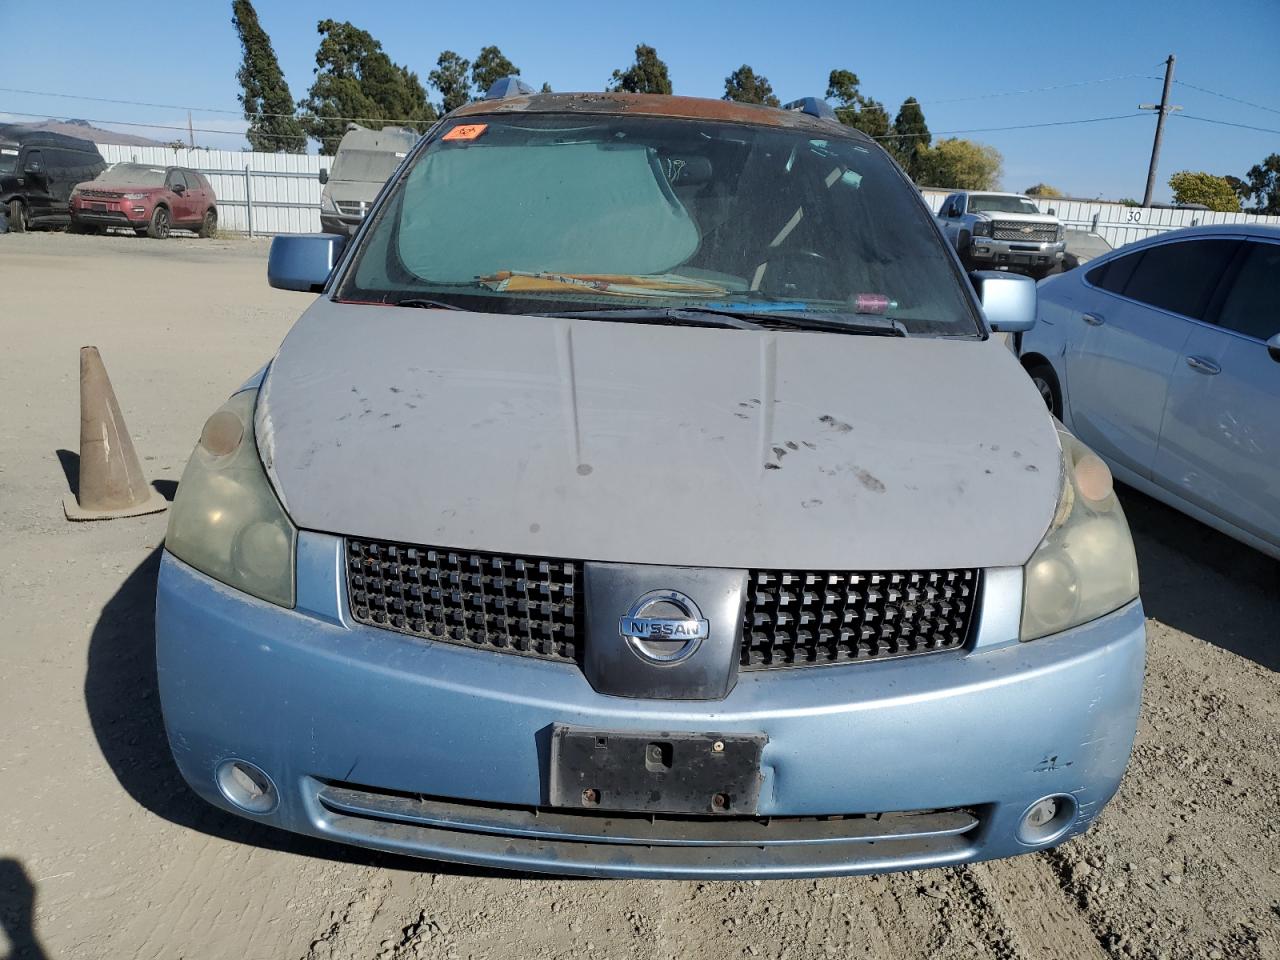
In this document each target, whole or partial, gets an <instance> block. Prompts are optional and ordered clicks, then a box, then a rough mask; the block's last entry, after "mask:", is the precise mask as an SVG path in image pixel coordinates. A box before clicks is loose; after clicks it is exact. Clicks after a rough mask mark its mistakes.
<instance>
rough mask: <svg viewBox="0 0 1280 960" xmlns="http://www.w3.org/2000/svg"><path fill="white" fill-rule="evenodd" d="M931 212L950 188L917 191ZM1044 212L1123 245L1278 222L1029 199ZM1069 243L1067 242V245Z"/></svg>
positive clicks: (1203, 212)
mask: <svg viewBox="0 0 1280 960" xmlns="http://www.w3.org/2000/svg"><path fill="white" fill-rule="evenodd" d="M920 192H921V194H923V195H924V199H925V202H926V203H928V204H929V206H930V207H931V208H932V209H933V212H934V213H937V212H938V210H939V209H940V208H941V207H942V201H943V200H945V199H946V197H947V195H948V194H950V193H953V192H954V191H952V190H935V189H932V188H929V187H926V188H924V189H923V190H921V191H920ZM1030 199H1031V200H1032V201H1033V202H1034V203H1035V205H1036V206H1037V207H1038V208H1039V209H1040V210H1041V211H1042V212H1044V213H1050V212H1052V213H1054V214H1055V215H1056V216H1057V217H1058V219H1060V220H1061V221H1062V222H1063V223H1065V224H1066V225H1067V226H1068V227H1075V228H1076V229H1079V230H1088V231H1090V232H1091V233H1096V234H1098V235H1099V236H1100V237H1102V239H1104V240H1106V241H1107V243H1109V244H1111V246H1113V247H1119V246H1123V245H1124V244H1126V243H1132V242H1133V241H1135V240H1141V239H1142V238H1143V237H1149V236H1151V235H1152V234H1155V233H1166V232H1168V231H1170V230H1178V229H1180V228H1182V227H1196V226H1201V225H1202V224H1208V223H1263V224H1270V225H1273V226H1277V225H1280V217H1266V216H1261V215H1259V214H1256V213H1214V212H1213V211H1212V210H1166V209H1163V208H1161V207H1126V206H1125V205H1124V204H1123V203H1103V202H1101V201H1096V200H1067V199H1053V200H1050V199H1047V198H1046V199H1042V198H1039V197H1031V198H1030ZM1068 246H1070V244H1068Z"/></svg>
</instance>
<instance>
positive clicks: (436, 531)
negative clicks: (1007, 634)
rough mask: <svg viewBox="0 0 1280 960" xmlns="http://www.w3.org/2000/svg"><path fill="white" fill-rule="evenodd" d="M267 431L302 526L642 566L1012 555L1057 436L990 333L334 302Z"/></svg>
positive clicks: (1041, 505) (934, 563)
mask: <svg viewBox="0 0 1280 960" xmlns="http://www.w3.org/2000/svg"><path fill="white" fill-rule="evenodd" d="M257 418H258V443H259V448H260V450H261V452H262V455H263V460H264V462H265V463H266V464H267V468H268V472H269V473H270V474H271V476H272V480H273V482H274V483H275V485H276V489H277V491H278V492H279V493H280V495H281V498H282V499H283V501H284V503H285V506H286V508H287V509H288V511H289V513H290V515H291V516H292V517H293V519H294V521H295V522H296V523H297V524H298V525H299V526H300V527H303V528H307V529H312V530H320V531H328V532H332V533H339V534H347V535H352V536H364V537H373V538H383V539H389V540H399V541H406V542H412V543H420V544H429V545H434V546H445V547H457V548H464V549H474V550H489V551H502V552H508V553H521V554H526V555H535V556H537V555H541V556H551V557H567V558H573V559H581V560H612V561H629V562H636V563H659V564H673V565H691V566H692V565H696V566H721V567H791V568H800V569H820V568H834V569H856V568H862V569H868V568H881V569H883V568H923V567H953V566H1009V565H1017V564H1022V563H1024V562H1025V561H1026V560H1027V558H1028V557H1029V556H1030V555H1031V552H1032V551H1033V550H1034V549H1035V547H1036V545H1037V544H1038V543H1039V541H1040V538H1041V537H1042V536H1043V534H1044V532H1045V530H1046V529H1047V528H1048V525H1049V521H1050V518H1051V517H1052V514H1053V511H1054V508H1055V505H1056V499H1057V494H1058V484H1059V462H1060V451H1059V447H1058V441H1057V436H1056V434H1055V432H1054V429H1053V426H1052V423H1051V421H1050V418H1049V417H1048V416H1047V415H1046V413H1045V410H1044V405H1043V403H1042V402H1041V400H1040V398H1039V396H1038V395H1037V393H1036V391H1035V389H1034V387H1033V386H1032V384H1031V381H1030V379H1029V378H1028V377H1027V376H1026V374H1025V373H1023V371H1022V370H1021V369H1020V368H1019V366H1018V363H1017V361H1016V360H1015V359H1014V358H1013V357H1012V356H1011V355H1010V353H1009V351H1008V349H1007V348H1006V347H1004V346H1003V345H1002V344H1000V343H998V342H997V341H995V340H989V341H986V342H975V341H946V340H930V339H906V340H904V339H896V338H883V337H860V336H849V335H842V334H823V333H790V332H775V333H771V332H758V333H757V332H755V331H744V330H723V329H708V328H691V327H662V326H651V325H641V324H628V323H612V322H602V321H593V320H565V319H547V318H537V317H519V316H497V315H489V314H473V313H464V312H454V311H435V310H417V309H405V308H393V307H373V306H355V305H343V304H335V303H332V302H330V301H328V300H326V299H324V298H321V299H319V300H317V301H316V303H315V305H314V306H312V307H311V309H309V310H308V311H307V313H306V314H305V315H304V316H303V317H302V319H301V320H299V321H298V323H297V325H296V326H295V327H294V328H293V330H292V331H291V332H290V333H289V335H288V337H287V338H286V339H285V342H284V344H283V345H282V346H281V348H280V353H279V355H278V356H277V358H276V360H275V362H274V363H273V364H272V367H271V369H270V372H269V373H268V375H267V379H266V381H265V382H264V385H263V388H262V393H261V394H260V398H259V405H258V414H257Z"/></svg>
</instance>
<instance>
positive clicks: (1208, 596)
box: [1120, 487, 1280, 670]
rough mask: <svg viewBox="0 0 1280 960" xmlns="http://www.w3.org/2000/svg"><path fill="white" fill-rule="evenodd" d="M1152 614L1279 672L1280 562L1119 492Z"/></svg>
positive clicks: (1150, 501)
mask: <svg viewBox="0 0 1280 960" xmlns="http://www.w3.org/2000/svg"><path fill="white" fill-rule="evenodd" d="M1120 499H1121V501H1122V502H1123V504H1124V510H1125V514H1126V516H1128V518H1129V526H1130V527H1131V528H1132V530H1133V540H1134V545H1135V546H1136V547H1137V550H1138V569H1139V573H1140V575H1141V578H1142V603H1143V606H1144V608H1145V609H1146V612H1147V616H1149V617H1153V618H1155V619H1156V620H1159V621H1160V622H1161V623H1164V624H1168V625H1169V626H1171V627H1174V628H1176V629H1178V630H1181V631H1183V632H1184V633H1188V634H1190V635H1191V636H1193V637H1197V638H1199V639H1201V640H1204V641H1205V642H1207V643H1212V644H1214V645H1215V646H1219V647H1221V648H1222V649H1224V650H1230V651H1231V652H1232V653H1235V654H1238V655H1240V656H1242V657H1248V658H1249V659H1250V660H1252V661H1254V662H1255V663H1258V664H1261V665H1262V666H1264V667H1267V668H1269V669H1271V670H1280V630H1277V629H1276V624H1277V623H1280V562H1277V561H1276V560H1272V559H1271V558H1270V557H1267V556H1265V555H1263V554H1261V553H1259V552H1258V551H1257V550H1254V549H1253V548H1251V547H1247V546H1245V545H1244V544H1242V543H1239V542H1238V541H1236V540H1232V539H1231V538H1230V537H1228V536H1226V535H1224V534H1221V533H1218V531H1216V530H1214V529H1212V528H1211V527H1207V526H1205V525H1204V524H1202V523H1200V522H1199V521H1197V520H1192V519H1191V518H1190V517H1188V516H1186V515H1185V514H1182V513H1179V512H1178V511H1176V510H1173V509H1172V508H1170V507H1166V506H1165V505H1164V504H1162V503H1160V502H1159V501H1157V500H1153V499H1151V498H1150V497H1148V496H1146V495H1145V494H1141V493H1138V492H1137V491H1136V490H1132V489H1130V488H1128V487H1121V488H1120Z"/></svg>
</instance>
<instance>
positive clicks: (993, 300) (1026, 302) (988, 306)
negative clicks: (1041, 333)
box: [969, 270, 1036, 333]
mask: <svg viewBox="0 0 1280 960" xmlns="http://www.w3.org/2000/svg"><path fill="white" fill-rule="evenodd" d="M969 279H970V280H971V281H973V288H974V289H975V290H977V291H978V299H979V300H981V301H982V312H983V313H984V314H986V317H987V324H988V325H989V326H990V327H991V330H992V332H993V333H1025V332H1026V331H1027V330H1030V329H1031V328H1032V327H1034V326H1035V325H1036V282H1035V281H1034V280H1032V279H1031V278H1030V277H1024V276H1022V275H1021V274H1017V273H1001V272H999V271H996V270H976V271H974V272H973V273H971V274H969Z"/></svg>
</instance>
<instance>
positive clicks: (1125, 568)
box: [1021, 428, 1138, 640]
mask: <svg viewBox="0 0 1280 960" xmlns="http://www.w3.org/2000/svg"><path fill="white" fill-rule="evenodd" d="M1058 436H1059V438H1060V439H1061V441H1062V461H1063V471H1062V472H1063V477H1062V492H1061V494H1059V498H1058V509H1057V512H1056V513H1055V514H1054V516H1053V522H1052V523H1051V524H1050V525H1049V532H1048V533H1047V534H1045V537H1044V539H1043V540H1042V541H1041V542H1040V546H1038V547H1037V548H1036V552H1035V553H1033V554H1032V555H1031V559H1030V560H1028V561H1027V565H1026V568H1025V569H1024V571H1023V573H1024V577H1023V580H1024V586H1023V599H1022V632H1021V639H1023V640H1035V639H1036V638H1037V637H1043V636H1046V635H1048V634H1051V633H1058V632H1060V631H1062V630H1068V629H1070V628H1071V627H1075V626H1079V625H1080V624H1082V623H1087V622H1089V621H1090V620H1096V619H1097V618H1098V617H1101V616H1102V615H1103V614H1106V613H1110V612H1111V611H1112V610H1116V609H1119V608H1120V607H1122V606H1124V605H1125V604H1126V603H1128V602H1129V601H1130V600H1133V599H1134V598H1135V597H1136V596H1137V595H1138V560H1137V557H1136V555H1135V554H1134V552H1133V538H1132V537H1131V536H1130V535H1129V524H1128V523H1127V522H1126V520H1125V518H1124V511H1123V510H1122V509H1121V508H1120V501H1119V499H1117V497H1116V493H1115V485H1114V483H1113V482H1112V478H1111V470H1110V469H1109V468H1108V467H1107V465H1106V464H1105V463H1103V462H1102V459H1101V458H1100V457H1099V456H1098V455H1097V454H1096V453H1094V452H1093V451H1092V450H1090V449H1089V448H1088V447H1086V446H1085V445H1084V444H1083V443H1081V442H1080V441H1079V440H1077V439H1076V438H1075V437H1073V436H1072V435H1071V434H1069V433H1067V432H1066V430H1064V429H1061V428H1059V430H1058Z"/></svg>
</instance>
